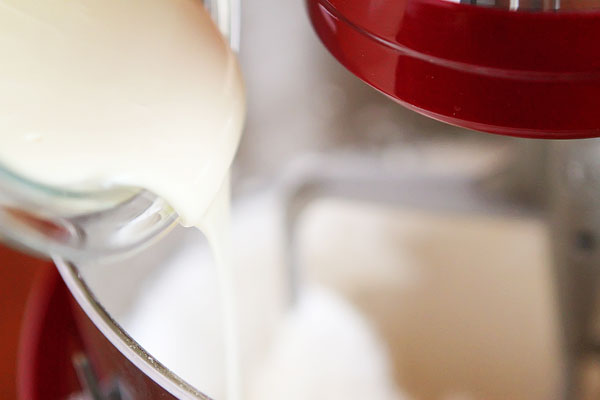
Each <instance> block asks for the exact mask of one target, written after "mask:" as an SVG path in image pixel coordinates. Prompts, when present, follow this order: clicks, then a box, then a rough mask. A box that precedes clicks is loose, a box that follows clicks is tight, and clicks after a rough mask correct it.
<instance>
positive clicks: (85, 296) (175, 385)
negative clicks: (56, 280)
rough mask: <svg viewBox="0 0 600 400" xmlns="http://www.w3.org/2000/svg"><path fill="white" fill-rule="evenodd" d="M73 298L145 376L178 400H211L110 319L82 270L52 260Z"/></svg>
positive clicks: (60, 259) (62, 261) (56, 259)
mask: <svg viewBox="0 0 600 400" xmlns="http://www.w3.org/2000/svg"><path fill="white" fill-rule="evenodd" d="M53 262H54V264H55V265H56V269H57V270H58V272H59V273H60V276H61V277H62V279H63V281H64V282H65V284H66V285H67V288H68V289H69V291H70V292H71V295H72V296H73V297H74V298H75V300H76V301H77V303H78V304H79V306H80V307H81V308H82V310H83V311H84V312H85V314H86V315H87V316H88V318H89V319H90V320H91V321H92V323H93V324H94V325H95V326H96V327H97V328H98V330H99V331H100V332H101V333H102V335H104V337H105V338H106V339H107V340H108V341H109V342H110V343H111V344H112V345H113V346H114V347H115V348H116V349H117V350H118V351H119V352H120V353H121V354H123V356H124V357H126V358H127V359H128V360H129V361H130V362H131V363H132V364H133V365H135V367H136V368H138V369H139V370H140V371H141V372H142V373H144V374H145V375H146V376H148V377H149V378H150V379H152V380H153V381H154V382H156V383H157V384H158V385H160V386H161V387H162V388H163V389H165V390H166V391H167V392H169V393H170V394H171V395H173V396H175V397H176V398H179V399H194V400H211V399H210V397H208V396H206V395H205V394H203V393H201V392H200V391H198V390H197V389H195V388H194V387H193V386H191V385H190V384H188V383H187V382H186V381H184V380H183V379H182V378H180V377H179V376H177V375H176V374H175V373H173V372H172V371H171V370H169V369H168V368H167V367H166V366H164V365H163V364H162V363H160V362H159V361H157V360H156V359H155V358H154V357H152V356H151V355H150V353H148V352H147V351H146V350H145V349H144V348H143V347H142V346H141V345H140V344H139V343H137V342H136V341H135V340H134V339H133V338H132V337H131V336H130V335H129V334H128V333H127V332H125V330H124V329H123V328H121V326H120V325H119V324H118V323H117V322H116V321H115V320H114V319H113V318H112V317H111V316H110V314H109V313H108V312H107V311H106V309H105V308H104V307H103V306H102V305H101V304H100V302H99V301H98V300H97V298H96V297H95V295H94V293H93V292H92V291H91V289H90V288H89V286H88V285H87V284H86V283H85V281H84V280H83V277H82V276H81V274H80V273H79V269H78V268H77V267H76V266H75V265H74V264H73V263H71V262H69V261H66V260H65V259H63V258H61V257H53Z"/></svg>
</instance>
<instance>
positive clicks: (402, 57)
mask: <svg viewBox="0 0 600 400" xmlns="http://www.w3.org/2000/svg"><path fill="white" fill-rule="evenodd" d="M306 2H307V7H308V12H309V16H310V19H311V21H312V23H313V26H314V28H315V30H316V32H317V34H318V36H319V37H320V39H321V40H322V42H323V43H324V44H325V46H326V47H327V48H328V49H329V51H330V52H331V53H332V54H333V55H334V56H335V57H336V58H337V59H338V60H339V61H340V62H341V63H342V64H343V65H344V66H345V67H346V68H348V69H349V70H350V71H351V72H353V73H354V74H355V75H357V76H358V77H359V78H360V79H362V80H363V81H365V82H366V83H368V84H369V85H371V86H373V87H375V88H376V89H378V90H380V91H381V92H383V93H385V94H386V95H387V96H389V97H391V98H393V99H394V100H396V101H398V102H399V103H401V104H403V105H405V106H407V107H409V108H411V109H413V110H416V111H418V112H420V113H423V114H425V115H428V116H430V117H433V118H436V119H439V120H441V121H444V122H447V123H450V124H453V125H458V126H462V127H465V128H469V129H474V130H480V131H485V132H490V133H499V134H504V135H511V136H523V137H536V138H561V139H564V138H584V137H597V136H600V11H579V12H577V11H569V12H525V11H519V12H515V11H509V10H501V9H493V8H485V7H480V6H472V5H465V4H456V3H452V2H449V1H444V0H370V1H366V0H306Z"/></svg>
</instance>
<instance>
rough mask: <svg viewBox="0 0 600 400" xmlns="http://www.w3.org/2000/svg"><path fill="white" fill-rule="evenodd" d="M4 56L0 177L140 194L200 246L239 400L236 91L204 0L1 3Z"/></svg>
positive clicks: (231, 59)
mask: <svg viewBox="0 0 600 400" xmlns="http://www.w3.org/2000/svg"><path fill="white" fill-rule="evenodd" d="M0 54H1V55H2V61H1V62H0V167H1V168H6V169H9V170H10V171H12V172H14V173H16V174H18V175H20V176H23V177H25V178H27V179H30V180H33V181H35V182H38V183H42V184H45V185H50V186H55V187H60V188H66V189H71V190H76V191H84V190H98V189H103V188H107V187H112V186H128V187H136V188H145V189H147V190H150V191H151V192H154V193H155V194H157V195H158V196H160V197H162V198H164V199H165V200H166V201H167V202H169V203H170V205H171V206H172V207H173V208H174V209H175V210H176V211H177V212H178V214H179V215H180V217H181V221H182V224H184V225H186V226H196V227H198V228H200V229H201V230H203V232H204V233H205V235H206V236H207V237H208V239H209V241H210V242H211V244H212V247H213V250H214V253H215V259H216V260H217V264H218V265H219V269H220V275H221V286H222V288H221V292H222V299H223V301H222V302H223V309H224V320H225V327H226V329H225V332H226V334H225V335H226V336H227V337H226V343H227V355H226V357H227V364H228V381H229V384H228V398H230V399H234V400H235V399H237V398H238V397H239V395H238V390H239V368H238V366H237V361H236V360H237V346H236V342H237V340H236V338H235V335H236V328H235V310H234V306H233V304H234V303H235V301H234V291H233V290H232V285H233V282H232V279H231V278H230V275H231V273H230V263H229V261H228V257H229V252H230V249H229V244H228V237H227V225H228V214H229V202H228V199H229V182H228V179H227V176H228V170H229V167H230V165H231V162H232V159H233V157H234V154H235V151H236V148H237V145H238V142H239V138H240V133H241V130H242V125H243V120H244V113H245V104H244V89H243V82H242V77H241V74H240V70H239V68H238V64H237V61H236V58H235V56H234V54H233V53H232V51H231V50H230V48H229V46H228V45H227V43H226V42H225V40H224V39H223V38H222V36H221V34H220V33H219V31H218V29H217V27H216V26H215V25H214V24H213V22H212V20H211V19H210V16H209V15H208V13H207V12H206V11H205V9H204V7H203V6H202V2H201V1H200V0H127V1H124V0H44V1H39V0H0ZM200 340H201V339H200ZM200 389H202V388H200Z"/></svg>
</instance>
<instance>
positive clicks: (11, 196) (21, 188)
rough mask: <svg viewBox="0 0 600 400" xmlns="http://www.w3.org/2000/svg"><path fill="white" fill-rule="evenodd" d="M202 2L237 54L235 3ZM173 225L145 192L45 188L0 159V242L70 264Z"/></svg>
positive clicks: (172, 216) (126, 247) (129, 246)
mask: <svg viewBox="0 0 600 400" xmlns="http://www.w3.org/2000/svg"><path fill="white" fill-rule="evenodd" d="M194 1H199V0H194ZM203 3H204V5H205V7H206V8H207V9H208V10H209V12H210V14H211V16H212V18H213V20H214V21H215V23H216V24H217V26H218V28H219V30H220V31H221V32H222V33H223V35H224V36H225V37H226V38H227V39H228V42H229V44H230V46H231V47H232V48H233V49H234V50H237V48H238V45H239V20H240V13H239V2H236V1H234V0H204V1H203ZM177 220H178V216H177V214H176V213H175V211H174V210H173V209H172V208H171V207H170V206H169V205H168V204H167V203H166V202H165V201H164V200H162V199H160V198H158V197H157V196H155V195H154V194H153V193H150V192H148V191H145V190H142V189H139V188H132V187H112V188H109V189H105V190H104V189H103V190H97V191H79V190H78V189H77V188H68V189H66V188H58V187H51V186H47V185H44V184H41V183H39V182H33V181H31V180H29V179H26V178H24V177H22V176H19V175H18V174H16V173H14V172H13V171H11V170H10V169H9V168H6V167H5V166H4V165H2V160H0V240H2V241H4V242H7V243H10V244H12V245H14V246H16V247H19V248H23V249H25V250H27V251H31V252H35V253H38V254H42V255H50V256H60V257H63V258H66V259H69V260H72V261H78V260H83V259H85V260H89V259H94V258H110V257H115V256H121V255H124V254H126V253H128V252H132V251H134V250H136V249H139V248H141V247H143V246H145V245H148V244H150V243H152V241H153V240H155V239H157V238H159V237H160V236H161V235H162V234H165V233H166V232H168V231H169V230H170V228H172V227H173V226H174V225H175V224H176V223H177Z"/></svg>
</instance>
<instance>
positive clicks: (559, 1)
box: [442, 0, 600, 11]
mask: <svg viewBox="0 0 600 400" xmlns="http://www.w3.org/2000/svg"><path fill="white" fill-rule="evenodd" d="M442 1H451V2H456V3H461V4H470V5H476V6H481V7H494V8H500V9H505V10H513V11H585V10H596V9H600V1H598V0H459V1H453V0H442Z"/></svg>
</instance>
